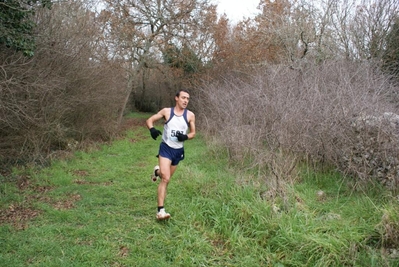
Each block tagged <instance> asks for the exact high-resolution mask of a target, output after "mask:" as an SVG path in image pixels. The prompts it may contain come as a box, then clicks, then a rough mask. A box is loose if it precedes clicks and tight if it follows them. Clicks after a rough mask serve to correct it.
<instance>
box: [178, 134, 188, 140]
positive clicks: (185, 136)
mask: <svg viewBox="0 0 399 267" xmlns="http://www.w3.org/2000/svg"><path fill="white" fill-rule="evenodd" d="M176 137H177V140H179V141H180V142H183V141H186V140H187V139H188V136H187V134H182V133H181V132H177V134H176Z"/></svg>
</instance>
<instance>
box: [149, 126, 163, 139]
mask: <svg viewBox="0 0 399 267" xmlns="http://www.w3.org/2000/svg"><path fill="white" fill-rule="evenodd" d="M150 133H151V137H152V139H154V140H156V139H157V137H158V136H160V135H161V134H162V133H161V131H160V130H157V129H155V128H154V127H152V128H151V129H150Z"/></svg>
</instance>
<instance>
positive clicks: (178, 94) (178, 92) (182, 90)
mask: <svg viewBox="0 0 399 267" xmlns="http://www.w3.org/2000/svg"><path fill="white" fill-rule="evenodd" d="M181 92H185V93H187V94H190V93H189V92H188V91H187V90H186V89H180V90H179V91H177V93H176V96H177V97H179V96H180V93H181Z"/></svg>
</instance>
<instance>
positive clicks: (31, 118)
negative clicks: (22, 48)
mask: <svg viewBox="0 0 399 267" xmlns="http://www.w3.org/2000/svg"><path fill="white" fill-rule="evenodd" d="M72 14H73V15H74V16H77V17H78V18H79V19H76V20H74V21H72V20H71V18H70V17H71V16H72ZM37 20H38V25H39V26H38V28H37V50H36V52H35V56H34V57H32V58H24V57H21V56H20V54H17V53H10V51H9V50H8V49H7V48H4V47H2V48H1V49H0V62H2V63H1V65H0V69H1V72H0V95H1V97H0V113H1V114H2V115H1V116H0V125H1V126H0V160H1V161H2V162H6V161H26V160H44V159H45V158H46V156H47V155H48V153H50V152H51V151H52V150H57V149H66V148H68V147H70V145H71V144H75V142H76V141H79V142H80V141H82V140H84V139H88V138H102V139H109V138H110V137H111V136H112V135H113V134H114V133H115V131H116V129H117V115H118V109H119V108H120V107H121V104H122V99H121V96H123V95H122V94H121V92H122V91H123V89H124V86H125V80H124V77H123V72H121V71H120V69H119V68H116V67H115V65H113V63H112V62H110V61H109V60H107V59H106V58H101V57H100V53H99V51H98V47H97V46H96V45H95V41H96V38H98V36H99V35H98V34H99V33H98V31H97V30H98V29H97V28H96V27H95V24H94V21H93V17H92V16H91V13H90V12H88V11H85V9H84V8H82V6H80V5H79V3H78V2H71V3H61V4H58V5H54V6H53V8H52V10H51V11H48V10H43V11H42V12H38V13H37Z"/></svg>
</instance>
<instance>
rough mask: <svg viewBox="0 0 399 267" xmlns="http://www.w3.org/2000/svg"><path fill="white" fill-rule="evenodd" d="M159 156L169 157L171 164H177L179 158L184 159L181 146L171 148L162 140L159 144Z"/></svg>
mask: <svg viewBox="0 0 399 267" xmlns="http://www.w3.org/2000/svg"><path fill="white" fill-rule="evenodd" d="M158 155H159V156H162V157H164V158H167V159H170V160H171V161H172V166H176V165H177V164H179V162H180V161H181V160H183V159H184V147H182V148H178V149H175V148H171V147H169V146H168V145H167V144H165V143H164V142H161V144H160V145H159V154H158Z"/></svg>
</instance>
